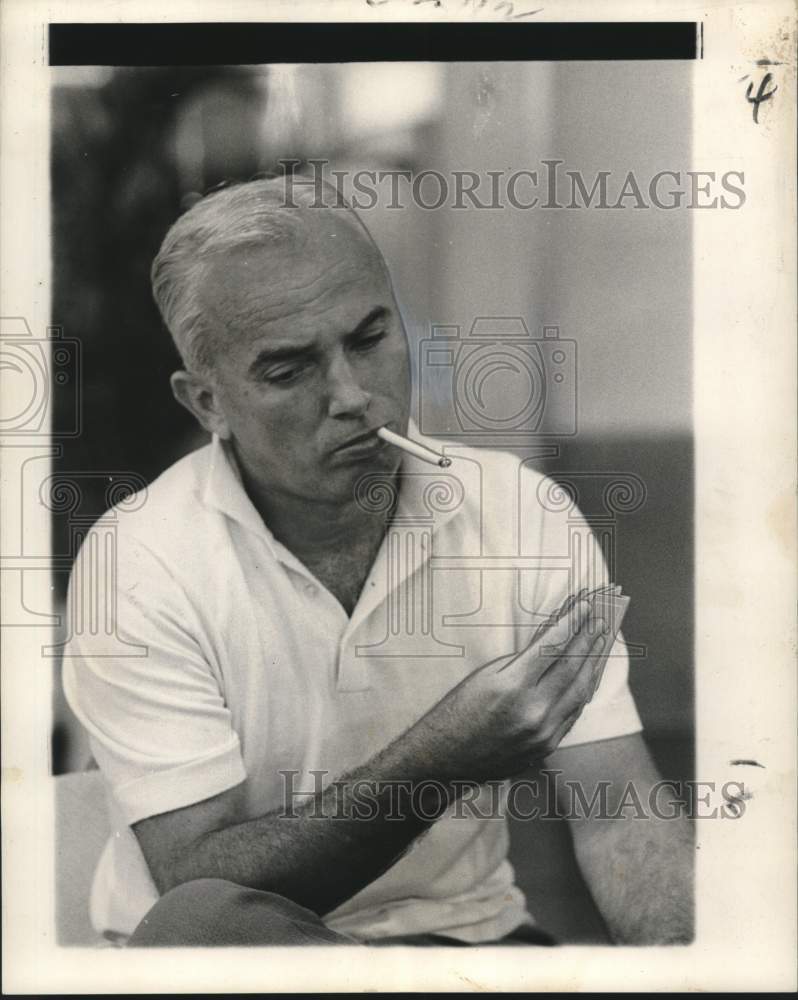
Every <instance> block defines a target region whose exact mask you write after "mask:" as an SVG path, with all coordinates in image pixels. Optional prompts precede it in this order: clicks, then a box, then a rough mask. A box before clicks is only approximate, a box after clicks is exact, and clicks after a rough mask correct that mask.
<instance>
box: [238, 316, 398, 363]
mask: <svg viewBox="0 0 798 1000" xmlns="http://www.w3.org/2000/svg"><path fill="white" fill-rule="evenodd" d="M389 314H390V310H389V309H387V308H386V307H385V306H376V307H375V308H374V309H372V310H371V312H370V313H369V314H368V315H367V316H365V317H364V318H363V319H362V320H361V321H360V322H359V323H358V324H357V326H356V327H355V328H354V330H352V331H351V332H350V333H347V334H346V336H345V339H346V340H351V339H356V338H357V337H359V336H360V335H361V334H362V333H363V332H364V331H365V330H367V329H368V328H369V327H370V326H372V325H373V324H374V323H376V322H377V320H380V319H385V318H386V317H387V316H388V315H389ZM316 350H317V347H316V345H315V344H314V343H310V344H286V345H285V347H278V346H275V347H264V348H263V349H262V350H261V351H258V354H257V356H256V357H255V360H254V361H253V362H252V364H251V365H250V366H249V372H250V374H252V375H254V374H256V373H257V372H258V371H260V369H261V368H263V366H264V365H267V364H272V363H274V362H276V361H294V360H296V359H297V358H307V357H310V356H312V355H313V354H315V353H316Z"/></svg>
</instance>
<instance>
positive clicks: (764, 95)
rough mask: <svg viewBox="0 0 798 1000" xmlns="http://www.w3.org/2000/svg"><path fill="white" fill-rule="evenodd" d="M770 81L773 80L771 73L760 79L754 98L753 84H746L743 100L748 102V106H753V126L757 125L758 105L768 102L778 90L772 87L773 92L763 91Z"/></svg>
mask: <svg viewBox="0 0 798 1000" xmlns="http://www.w3.org/2000/svg"><path fill="white" fill-rule="evenodd" d="M772 79H773V74H772V73H766V74H765V76H764V78H763V79H762V82H761V83H760V84H759V90H758V91H757V93H756V96H755V97H754V96H753V94H754V85H753V83H749V84H748V88H747V90H746V92H745V99H746V100H747V101H748V103H749V104H751V105H752V106H753V111H754V124H755V125H758V124H759V105H760V104H762V103H763V102H764V101H769V100H770V99H771V97H773V95H774V94H775V93H776V91H777V90H778V89H779V88H778V87H774V88H773V90H768V91H766V90H765V88H766V87H767V85H768V84H769V83H770V81H771V80H772Z"/></svg>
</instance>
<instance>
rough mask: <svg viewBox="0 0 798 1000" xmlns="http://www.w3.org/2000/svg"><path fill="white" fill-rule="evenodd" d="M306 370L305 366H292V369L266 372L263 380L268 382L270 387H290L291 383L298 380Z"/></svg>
mask: <svg viewBox="0 0 798 1000" xmlns="http://www.w3.org/2000/svg"><path fill="white" fill-rule="evenodd" d="M304 370H305V366H304V365H292V367H290V368H278V369H276V370H274V371H270V372H265V373H264V376H263V380H264V382H268V383H269V384H270V385H288V384H289V383H290V382H294V381H295V380H296V379H298V378H299V376H300V375H301V374H302V372H303V371H304Z"/></svg>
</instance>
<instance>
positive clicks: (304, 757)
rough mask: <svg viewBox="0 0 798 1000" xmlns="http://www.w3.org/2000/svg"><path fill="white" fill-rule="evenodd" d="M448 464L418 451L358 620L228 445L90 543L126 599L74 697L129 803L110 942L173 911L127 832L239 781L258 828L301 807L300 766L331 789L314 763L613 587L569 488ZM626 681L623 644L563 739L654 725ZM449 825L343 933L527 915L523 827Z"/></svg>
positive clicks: (98, 899) (122, 823)
mask: <svg viewBox="0 0 798 1000" xmlns="http://www.w3.org/2000/svg"><path fill="white" fill-rule="evenodd" d="M410 433H411V435H412V436H413V437H415V438H416V439H418V440H422V441H423V440H424V439H423V437H422V436H421V435H420V434H419V433H418V431H417V429H416V428H415V427H411V430H410ZM429 443H430V444H432V445H436V446H437V447H439V448H440V446H441V445H440V442H432V441H430V442H429ZM445 450H446V452H447V454H448V455H450V457H451V458H452V466H451V467H450V468H449V469H446V470H441V469H436V468H435V467H433V466H430V465H427V464H425V463H424V462H421V461H420V460H418V459H415V458H411V457H407V458H406V459H405V461H404V463H403V466H402V474H401V476H400V483H401V486H400V493H399V504H398V507H397V511H396V514H395V515H394V518H393V520H392V521H391V523H390V525H389V528H388V531H387V533H386V537H385V539H384V541H383V544H382V547H381V549H380V551H379V553H378V556H377V558H376V560H375V562H374V565H373V567H372V570H371V573H370V575H369V577H368V579H367V581H366V583H365V585H364V588H363V591H362V594H361V596H360V600H359V601H358V604H357V606H356V607H355V609H354V612H353V614H352V617H351V618H349V617H348V616H347V614H346V612H345V611H344V609H343V608H342V607H341V605H340V604H339V603H338V601H337V600H336V598H335V597H333V595H332V594H331V593H330V592H329V591H327V590H326V588H325V587H324V586H322V585H321V584H320V583H319V581H318V580H317V579H316V578H315V577H314V576H313V575H312V574H311V573H310V571H309V570H308V569H307V568H306V567H305V566H304V565H303V564H302V563H301V562H300V561H299V560H298V559H297V558H296V557H295V556H294V555H292V553H291V552H289V551H288V550H287V549H286V548H285V547H284V546H283V545H281V544H280V543H279V542H278V541H277V540H276V539H275V538H274V537H273V535H272V534H271V532H270V531H269V529H268V528H267V527H266V525H265V524H264V522H263V520H262V519H261V517H260V515H259V514H258V513H257V511H256V509H255V507H254V506H253V505H252V503H251V501H250V500H249V498H248V496H247V494H246V492H245V490H244V488H243V486H242V484H241V480H240V476H239V474H238V470H237V468H236V465H235V460H234V459H233V458H232V456H231V454H230V453H229V450H228V449H227V448H226V446H224V445H223V444H222V443H221V442H220V441H219V440H218V439H214V440H213V442H212V443H211V444H210V445H207V446H205V447H203V448H200V449H199V450H197V451H195V452H193V453H192V454H190V455H188V456H186V457H185V458H183V459H181V460H180V461H179V462H177V463H175V464H174V465H173V466H172V467H171V468H169V469H167V471H166V472H164V473H163V474H162V475H161V476H160V477H159V478H158V479H157V480H155V482H153V483H152V484H151V486H150V487H149V489H148V491H147V496H146V500H144V498H143V497H139V498H138V499H140V500H143V501H144V502H142V503H141V504H140V506H139V509H138V510H135V511H132V512H131V511H130V508H131V507H135V506H136V503H135V502H134V503H130V502H127V503H125V504H124V505H122V506H121V507H119V508H117V509H115V510H113V511H112V512H111V513H110V515H107V516H106V517H105V518H103V519H101V521H100V522H98V524H97V525H96V526H95V528H94V529H92V532H91V535H92V536H94V539H95V540H94V542H90V541H87V542H84V545H83V548H82V550H81V556H80V557H79V560H80V559H81V558H83V557H84V556H86V557H87V554H92V558H94V559H96V558H98V557H99V558H103V557H105V558H109V559H112V558H115V567H116V577H117V579H116V588H115V592H116V597H115V607H114V608H113V615H112V619H111V624H110V625H109V627H108V628H106V629H98V630H94V631H92V629H90V628H86V627H83V628H82V629H77V628H76V629H75V630H74V632H75V634H73V636H72V637H71V639H70V643H69V645H68V647H67V655H66V657H65V660H64V686H65V690H66V695H67V699H68V701H69V703H70V705H71V706H72V708H73V710H74V711H75V713H76V714H77V716H78V718H79V719H80V720H81V722H82V723H83V725H84V726H85V727H86V729H87V730H88V732H89V735H90V740H91V746H92V749H93V752H94V755H95V758H96V760H97V763H98V764H99V766H100V769H101V771H102V773H103V775H104V777H105V780H106V784H107V787H108V790H109V803H110V805H111V810H112V826H113V834H112V836H111V838H110V840H109V842H108V844H107V846H106V849H105V851H104V853H103V856H102V859H101V861H100V864H99V866H98V870H97V873H96V875H95V879H94V885H93V890H92V900H91V914H92V922H93V923H94V925H95V927H96V928H97V930H98V931H100V932H105V931H110V932H113V933H115V934H120V935H126V934H129V933H130V932H131V931H132V930H133V928H134V927H135V926H136V924H137V923H138V922H139V920H140V919H141V918H142V917H143V916H144V914H145V913H146V911H147V910H148V909H149V907H150V906H151V905H152V904H153V903H154V902H155V901H156V899H157V898H158V894H157V890H156V888H155V886H154V884H153V882H152V879H151V877H150V875H149V872H148V869H147V866H146V863H145V861H144V858H143V855H142V853H141V851H140V849H139V846H138V842H137V840H136V838H135V835H134V834H133V832H132V831H131V829H130V824H133V823H135V822H137V821H138V820H141V819H144V818H145V817H148V816H153V815H157V814H159V813H163V812H168V811H170V810H173V809H178V808H181V807H184V806H188V805H190V804H192V803H195V802H199V801H202V800H203V799H207V798H210V797H211V796H213V795H217V794H219V793H220V792H223V791H224V790H225V789H228V788H231V787H233V786H235V785H237V784H239V783H241V782H245V783H246V789H245V790H246V811H247V818H254V817H257V816H260V815H263V814H265V813H267V812H270V811H272V810H274V809H279V808H282V807H283V806H284V803H285V790H286V779H285V778H284V776H283V775H282V774H281V772H283V771H294V772H299V773H298V774H297V775H296V776H295V777H294V778H293V781H294V785H293V787H294V789H295V790H297V791H312V790H313V789H314V787H315V785H314V778H313V777H312V775H311V774H310V772H312V771H324V772H326V774H327V778H326V779H325V782H324V783H325V784H326V783H327V781H328V780H333V779H335V778H336V777H338V776H340V775H341V774H342V773H343V772H345V771H346V770H349V769H351V768H353V767H356V766H358V765H361V764H363V763H365V762H367V761H368V759H369V758H370V757H372V756H373V755H374V754H375V753H376V752H377V751H378V750H380V749H382V748H383V747H384V746H386V745H387V743H389V742H390V741H391V740H393V739H394V738H395V737H397V736H399V735H400V734H401V733H402V732H404V731H405V730H406V729H407V728H408V727H409V726H411V725H413V723H415V722H416V721H417V720H418V719H419V718H420V717H421V716H422V715H423V714H424V713H425V712H426V711H427V710H428V709H429V708H430V707H431V706H432V705H433V704H435V703H436V702H437V701H438V700H439V699H440V698H441V697H443V695H444V694H446V692H447V691H449V690H450V689H451V688H452V687H454V686H455V685H456V684H457V683H459V682H460V681H461V680H462V679H463V678H464V677H465V676H467V675H468V674H470V673H471V672H472V671H473V670H475V669H476V668H477V667H479V666H480V665H482V664H483V663H486V662H488V661H490V660H492V659H495V658H496V657H498V656H502V655H504V654H507V653H510V652H512V651H514V650H517V649H519V648H521V647H522V646H523V645H525V644H526V642H527V641H528V640H529V638H530V636H531V635H532V630H533V629H534V628H535V627H536V625H537V624H539V622H540V621H541V620H542V618H543V617H544V616H547V615H549V614H551V613H552V612H553V611H555V610H556V609H557V608H559V607H560V605H561V604H562V603H563V601H564V600H565V599H566V597H567V596H568V594H569V593H572V592H574V591H576V590H578V589H580V588H581V587H583V586H588V587H593V586H598V585H599V584H600V583H605V582H607V580H606V568H605V564H604V561H603V559H602V558H601V556H600V553H598V551H597V550H596V548H595V545H594V541H595V540H594V537H593V535H592V534H591V532H590V530H589V528H588V527H587V525H586V523H585V522H584V520H583V518H582V517H581V515H580V514H579V512H578V510H576V509H575V508H574V507H573V506H571V505H569V504H567V503H563V496H562V494H561V493H559V492H558V490H557V488H556V486H555V485H554V484H553V483H552V481H551V480H548V479H546V478H544V477H543V476H541V475H540V474H539V473H537V472H536V471H534V470H533V469H532V468H531V467H529V465H528V464H527V463H525V462H523V461H521V460H520V459H518V458H516V457H515V456H513V455H510V454H506V453H502V452H496V451H490V450H483V449H470V448H464V447H460V446H455V445H453V446H448V445H447V446H446V447H445ZM364 471H366V470H364ZM360 495H361V497H362V502H363V503H364V504H365V505H367V506H368V507H369V509H372V510H375V511H381V510H383V509H384V506H385V503H386V501H387V500H388V499H389V496H388V494H387V492H386V489H385V484H384V479H383V477H379V478H378V479H374V477H372V478H371V479H365V480H364V481H363V482H362V484H361V490H360ZM109 520H110V521H112V522H113V532H109V531H107V530H105V531H104V528H103V526H104V525H106V526H107V524H108V522H109ZM112 535H113V537H114V539H115V541H113V542H109V541H108V539H109V538H110V537H111V536H112ZM114 548H115V551H116V555H115V557H113V553H112V552H111V550H112V549H114ZM103 553H105V556H103ZM109 553H110V554H109ZM78 575H79V574H78V573H77V571H73V576H72V579H71V581H70V602H71V608H72V612H71V614H72V618H71V620H73V621H77V620H79V618H80V615H78V618H76V617H75V614H76V612H75V607H74V605H75V603H76V601H77V596H76V592H77V591H82V592H83V596H82V598H81V600H86V599H88V598H86V594H85V586H86V584H85V579H86V574H85V572H83V574H82V575H81V582H80V583H78V582H76V581H77V580H78ZM628 666H629V664H628V656H627V654H626V648H625V645H624V643H623V640H622V638H619V639H618V641H617V642H616V644H615V646H614V647H613V651H612V655H611V657H610V659H609V661H608V664H607V667H606V669H605V672H604V677H603V680H602V683H601V685H600V687H599V689H598V691H597V693H596V695H595V696H594V698H593V701H592V702H591V703H590V704H589V705H587V706H586V708H585V709H584V711H583V713H582V715H581V716H580V718H579V719H578V720H577V722H576V724H575V725H574V727H573V729H572V730H571V731H570V733H569V734H568V735H567V736H566V738H565V740H564V741H563V743H562V744H561V746H565V745H572V744H578V743H585V742H590V741H594V740H600V739H609V738H612V737H617V736H621V735H625V734H628V733H633V732H637V731H639V730H640V729H641V724H640V719H639V717H638V714H637V712H636V709H635V705H634V701H633V699H632V696H631V693H630V691H629V688H628V684H627V674H628ZM294 801H295V804H298V803H301V802H303V801H306V799H304V798H299V799H295V800H294ZM482 811H483V813H486V812H488V811H489V810H488V809H487V808H485V809H483V810H482ZM452 812H453V811H450V814H447V815H445V816H444V817H442V818H441V819H440V820H439V821H438V822H436V823H435V824H434V825H433V826H432V828H431V829H430V830H429V831H428V832H427V833H426V834H425V835H423V836H422V837H420V838H419V839H418V840H417V841H416V842H415V843H414V844H413V846H412V847H411V849H410V850H409V851H408V853H407V854H406V855H405V856H403V857H402V858H401V859H400V860H399V861H398V862H397V863H396V864H395V865H394V866H393V867H392V868H391V869H389V870H388V871H387V872H386V873H385V874H384V875H382V876H381V877H380V878H378V879H376V880H375V881H374V882H372V883H371V884H370V885H368V886H366V888H364V889H363V890H362V891H360V892H358V893H357V894H356V895H355V896H353V897H352V898H351V899H349V900H348V901H347V902H345V903H344V904H343V905H342V906H340V907H339V908H338V909H337V910H335V911H334V912H332V913H330V914H328V915H327V916H326V917H325V923H326V924H328V926H330V927H331V928H333V929H335V930H338V931H341V932H343V933H346V934H350V935H352V936H354V937H356V938H360V939H369V938H377V937H384V936H391V935H397V934H407V933H421V932H427V931H431V932H437V933H442V934H448V935H450V936H453V937H457V938H460V939H462V940H465V941H472V942H478V941H489V940H495V939H497V938H499V937H501V936H502V935H504V934H506V933H508V932H509V931H510V930H512V929H513V928H514V927H516V926H518V925H519V924H520V923H523V922H525V921H526V922H529V921H530V919H531V918H530V915H529V914H528V913H527V910H526V901H525V899H524V896H523V894H522V893H521V891H520V890H519V889H518V888H517V887H516V886H515V885H514V873H513V870H512V867H511V865H510V864H509V862H508V860H507V851H508V830H507V824H506V820H505V819H504V818H502V817H500V816H499V817H496V816H490V817H488V818H483V816H480V815H478V814H476V810H467V811H465V815H463V814H462V812H463V811H461V815H453V814H452ZM288 822H290V820H288ZM352 864H353V865H356V864H357V858H353V859H352ZM532 902H533V904H534V900H533V901H532Z"/></svg>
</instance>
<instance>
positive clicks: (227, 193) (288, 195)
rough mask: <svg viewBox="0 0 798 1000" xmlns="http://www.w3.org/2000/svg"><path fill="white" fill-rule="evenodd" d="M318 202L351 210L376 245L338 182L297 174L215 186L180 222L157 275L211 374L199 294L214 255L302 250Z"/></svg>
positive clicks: (187, 349)
mask: <svg viewBox="0 0 798 1000" xmlns="http://www.w3.org/2000/svg"><path fill="white" fill-rule="evenodd" d="M320 193H321V194H322V200H320V199H319V197H318V196H319V194H320ZM325 193H326V194H327V197H324V195H325ZM330 193H332V196H331V197H330ZM334 206H335V207H334ZM311 209H315V210H316V211H321V212H324V213H328V212H333V211H339V212H340V211H341V209H343V210H344V211H345V212H346V214H347V215H349V216H350V217H352V216H353V217H354V218H355V219H356V220H357V225H358V227H359V228H360V229H361V230H362V231H363V232H364V233H365V235H366V236H367V238H368V240H369V242H370V243H371V244H372V245H373V246H374V247H375V249H376V244H375V243H374V240H373V238H372V236H371V234H370V233H369V231H368V230H367V229H366V227H365V225H364V224H363V222H362V221H361V219H360V218H359V216H358V215H357V213H355V212H354V211H353V209H352V208H351V207H350V206H349V205H348V204H346V202H344V200H343V199H342V197H341V195H340V194H339V193H338V191H337V190H336V189H335V188H333V187H332V186H331V185H328V184H326V183H325V184H324V189H323V190H322V191H321V192H320V191H319V189H318V188H317V187H316V186H315V185H313V184H309V183H308V182H307V181H304V180H302V181H297V180H294V179H292V178H290V177H270V178H265V179H259V180H254V181H246V182H242V183H239V184H233V185H230V186H229V187H225V188H222V189H221V190H218V191H214V192H212V193H211V194H209V195H206V196H205V197H204V198H202V199H201V200H200V201H198V202H197V203H196V204H195V205H193V206H192V207H191V208H190V209H189V210H188V211H187V212H186V213H185V214H184V215H182V216H181V217H180V218H179V219H178V220H177V221H176V222H175V223H174V224H173V225H172V227H171V229H170V230H169V231H168V232H167V234H166V236H165V237H164V240H163V243H162V244H161V248H160V250H159V251H158V254H157V256H156V258H155V260H154V261H153V263H152V270H151V272H150V275H151V279H152V292H153V296H154V298H155V302H156V304H157V306H158V309H159V310H160V313H161V316H162V318H163V321H164V323H165V324H166V327H167V329H168V330H169V332H170V334H171V335H172V339H173V340H174V343H175V346H176V347H177V350H178V352H179V353H180V357H181V358H182V359H183V364H184V365H185V366H186V368H187V369H189V370H191V371H194V372H196V373H197V374H203V375H208V374H209V373H210V372H211V371H212V368H213V337H212V335H211V331H209V330H207V329H206V327H205V324H204V321H203V312H202V309H201V308H200V306H199V301H200V297H199V294H198V293H199V289H200V288H201V287H202V283H203V281H204V279H205V274H206V271H207V268H208V266H209V264H210V262H211V260H212V258H213V257H215V256H216V255H218V254H220V253H224V252H225V251H230V250H232V249H238V248H240V247H246V246H274V247H276V248H280V247H283V246H285V245H286V244H290V245H291V248H292V249H296V248H298V247H300V246H301V245H302V244H303V243H304V242H305V241H306V240H307V238H308V231H309V228H310V224H311V217H310V216H308V214H307V213H308V211H309V210H311ZM377 253H378V255H379V257H380V260H381V261H382V255H381V254H379V250H377ZM384 266H385V265H384V262H383V267H384Z"/></svg>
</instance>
